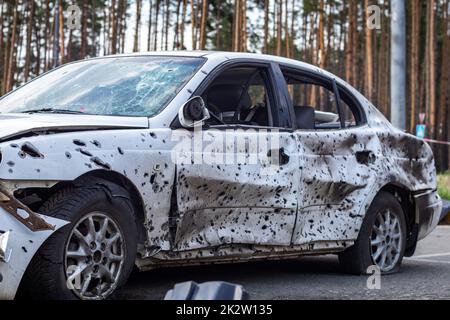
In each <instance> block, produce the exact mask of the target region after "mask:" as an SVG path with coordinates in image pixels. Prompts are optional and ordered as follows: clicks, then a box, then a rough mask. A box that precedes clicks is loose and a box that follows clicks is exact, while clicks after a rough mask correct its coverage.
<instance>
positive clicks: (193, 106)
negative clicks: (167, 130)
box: [178, 96, 210, 128]
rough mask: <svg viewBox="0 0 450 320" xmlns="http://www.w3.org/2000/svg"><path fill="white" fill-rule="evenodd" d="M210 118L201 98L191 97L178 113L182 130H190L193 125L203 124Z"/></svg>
mask: <svg viewBox="0 0 450 320" xmlns="http://www.w3.org/2000/svg"><path fill="white" fill-rule="evenodd" d="M209 118H210V114H209V111H208V109H207V108H206V104H205V101H203V98H202V97H199V96H197V97H193V98H191V99H189V100H188V101H187V102H186V103H185V104H184V105H183V106H182V107H181V108H180V111H179V112H178V119H179V120H180V124H181V125H182V126H183V127H184V128H192V127H194V126H195V125H198V124H203V122H204V121H206V120H208V119H209Z"/></svg>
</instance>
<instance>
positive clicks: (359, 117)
mask: <svg viewBox="0 0 450 320" xmlns="http://www.w3.org/2000/svg"><path fill="white" fill-rule="evenodd" d="M280 71H281V73H282V74H283V79H284V82H285V88H286V89H285V91H286V92H287V96H288V98H289V108H290V109H291V110H292V111H291V117H292V120H291V125H292V128H293V129H294V130H300V129H298V128H297V125H296V121H295V111H294V103H293V101H292V98H291V96H290V94H289V90H288V83H287V82H286V81H285V78H284V77H285V75H286V73H287V74H289V73H290V74H295V75H298V76H301V77H305V78H309V79H311V84H316V85H318V86H322V87H324V88H325V89H327V90H329V91H330V92H331V93H332V94H334V95H335V100H336V104H337V109H338V114H339V124H340V127H339V128H323V129H317V128H315V129H302V130H304V131H326V130H348V129H353V128H359V127H362V126H365V125H366V124H367V118H366V114H365V112H364V109H363V108H362V106H361V103H360V102H359V100H358V99H357V98H356V97H355V96H354V95H353V94H352V93H351V92H350V90H349V89H348V88H345V87H344V86H343V85H341V84H340V83H338V82H337V80H336V77H329V76H326V75H324V74H321V73H319V72H313V71H310V70H305V69H303V68H301V67H298V66H292V65H289V64H283V63H280ZM336 90H337V91H336ZM336 93H337V95H336ZM341 101H344V102H345V103H346V104H347V105H348V107H349V109H350V111H351V112H352V114H353V117H354V118H355V122H356V125H355V126H351V127H349V126H346V125H345V119H344V117H343V112H342V108H341Z"/></svg>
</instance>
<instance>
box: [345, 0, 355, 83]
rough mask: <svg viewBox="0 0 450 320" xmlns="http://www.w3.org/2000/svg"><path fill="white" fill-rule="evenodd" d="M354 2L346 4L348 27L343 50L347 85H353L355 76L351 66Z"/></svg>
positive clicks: (351, 0) (352, 62) (352, 0)
mask: <svg viewBox="0 0 450 320" xmlns="http://www.w3.org/2000/svg"><path fill="white" fill-rule="evenodd" d="M354 1H355V0H349V2H348V16H349V25H348V26H349V27H348V31H347V43H346V48H345V79H346V80H347V82H348V83H350V84H352V85H353V84H354V80H353V79H354V77H355V74H354V73H353V65H354V64H355V56H354V47H355V45H356V44H355V43H354V42H353V41H354V36H353V34H354V33H355V28H356V23H355V19H356V12H354V9H355V7H354Z"/></svg>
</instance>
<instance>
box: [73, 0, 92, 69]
mask: <svg viewBox="0 0 450 320" xmlns="http://www.w3.org/2000/svg"><path fill="white" fill-rule="evenodd" d="M82 8H83V9H82V11H81V12H82V21H81V22H82V23H81V58H85V57H86V55H87V40H88V35H87V15H88V4H87V0H83V7H82ZM70 33H72V29H71V30H70ZM92 33H94V31H93V30H92ZM70 44H71V41H69V44H68V45H69V46H70ZM69 61H70V58H69Z"/></svg>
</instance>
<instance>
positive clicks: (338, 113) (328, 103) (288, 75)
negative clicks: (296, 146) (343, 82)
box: [283, 70, 361, 130]
mask: <svg viewBox="0 0 450 320" xmlns="http://www.w3.org/2000/svg"><path fill="white" fill-rule="evenodd" d="M283 75H284V78H285V80H286V84H287V87H288V91H289V95H290V98H291V101H292V105H293V108H294V113H295V121H296V124H297V128H298V129H304V130H327V129H328V130H329V129H342V128H351V127H355V126H357V125H359V124H360V122H361V121H360V118H361V117H358V114H357V112H356V111H357V110H358V107H357V106H356V105H355V104H354V102H353V101H351V100H350V99H349V98H348V95H347V94H346V93H345V92H343V91H342V90H340V89H338V90H339V103H338V101H337V98H336V95H335V92H334V87H333V83H332V81H329V80H323V79H319V78H314V77H310V76H305V75H303V74H301V73H298V72H292V71H289V70H288V71H286V70H284V71H283ZM341 118H342V119H341Z"/></svg>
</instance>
